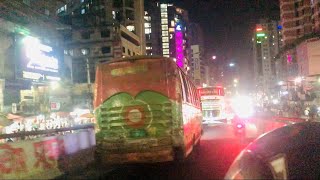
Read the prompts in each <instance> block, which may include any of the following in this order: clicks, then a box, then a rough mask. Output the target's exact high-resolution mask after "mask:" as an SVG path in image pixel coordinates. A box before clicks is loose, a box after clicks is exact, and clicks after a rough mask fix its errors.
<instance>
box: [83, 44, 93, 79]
mask: <svg viewBox="0 0 320 180" xmlns="http://www.w3.org/2000/svg"><path fill="white" fill-rule="evenodd" d="M81 53H82V55H84V56H86V64H87V83H88V84H89V85H90V84H91V77H90V64H89V58H88V57H87V55H88V54H89V50H88V49H81Z"/></svg>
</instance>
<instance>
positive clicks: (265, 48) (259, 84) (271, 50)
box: [252, 20, 281, 94]
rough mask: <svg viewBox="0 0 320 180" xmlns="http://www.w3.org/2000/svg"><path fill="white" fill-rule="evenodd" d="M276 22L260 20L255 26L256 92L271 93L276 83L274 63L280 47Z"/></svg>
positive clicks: (253, 40) (254, 60)
mask: <svg viewBox="0 0 320 180" xmlns="http://www.w3.org/2000/svg"><path fill="white" fill-rule="evenodd" d="M278 26H279V25H278V22H277V21H273V20H260V24H257V25H256V29H255V32H254V37H253V38H252V42H253V64H254V77H255V85H256V88H257V90H258V92H262V93H264V94H270V93H272V90H273V89H274V87H275V86H276V84H277V83H276V82H277V68H276V64H275V62H274V58H275V56H276V55H277V54H278V52H279V49H280V46H281V34H280V33H279V32H280V30H279V27H278Z"/></svg>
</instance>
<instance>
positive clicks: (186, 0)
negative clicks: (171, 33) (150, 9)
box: [173, 0, 279, 79]
mask: <svg viewBox="0 0 320 180" xmlns="http://www.w3.org/2000/svg"><path fill="white" fill-rule="evenodd" d="M173 2H174V3H175V4H177V5H178V6H181V7H183V8H185V9H186V10H188V12H189V18H190V21H191V22H197V23H199V24H200V25H201V27H202V29H203V30H204V35H205V44H206V49H205V50H206V54H207V57H210V56H212V55H213V54H215V55H217V57H218V60H223V59H224V60H227V61H235V62H237V63H238V64H240V71H241V73H242V75H243V76H248V75H249V73H248V71H249V66H248V65H249V62H250V60H251V59H252V58H251V55H250V48H251V44H250V43H251V38H252V32H253V30H254V25H255V24H256V23H258V21H259V19H260V18H263V17H271V18H272V19H276V20H278V19H279V0H173ZM250 64H252V63H250ZM243 79H246V78H245V77H244V78H243Z"/></svg>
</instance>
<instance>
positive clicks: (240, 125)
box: [232, 118, 246, 136]
mask: <svg viewBox="0 0 320 180" xmlns="http://www.w3.org/2000/svg"><path fill="white" fill-rule="evenodd" d="M232 127H233V132H234V134H235V135H236V136H245V134H246V120H245V119H240V118H235V119H234V121H233V123H232Z"/></svg>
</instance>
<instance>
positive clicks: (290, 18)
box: [280, 0, 313, 45]
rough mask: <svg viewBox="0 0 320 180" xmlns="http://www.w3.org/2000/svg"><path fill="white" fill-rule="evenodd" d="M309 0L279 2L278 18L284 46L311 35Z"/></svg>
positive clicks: (284, 0)
mask: <svg viewBox="0 0 320 180" xmlns="http://www.w3.org/2000/svg"><path fill="white" fill-rule="evenodd" d="M311 2H312V1H310V0H307V1H301V0H280V18H281V25H282V32H283V43H284V45H289V44H292V43H293V42H294V41H295V40H296V39H298V38H301V37H303V36H304V35H307V34H310V33H312V29H313V28H312V20H311V16H312V10H311Z"/></svg>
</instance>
